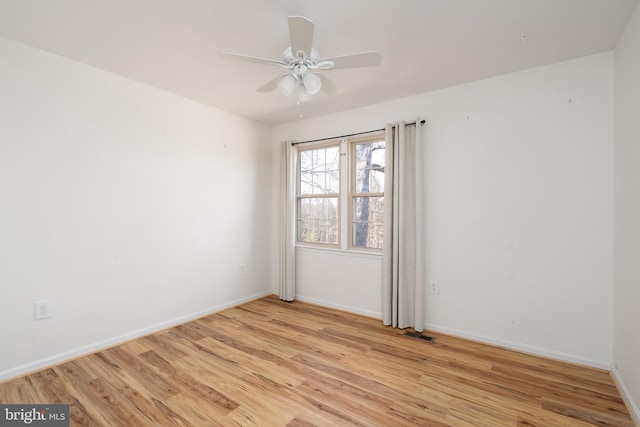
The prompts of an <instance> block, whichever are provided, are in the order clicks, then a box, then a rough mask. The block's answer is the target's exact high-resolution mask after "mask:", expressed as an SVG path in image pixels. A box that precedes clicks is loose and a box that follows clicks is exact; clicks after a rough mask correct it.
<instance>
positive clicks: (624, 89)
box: [613, 8, 640, 425]
mask: <svg viewBox="0 0 640 427" xmlns="http://www.w3.org/2000/svg"><path fill="white" fill-rule="evenodd" d="M614 157H615V193H614V200H615V202H614V212H615V216H614V260H615V262H614V285H613V305H614V315H613V364H614V369H613V373H614V376H615V377H616V378H617V379H618V381H619V383H620V384H621V385H622V387H623V388H624V389H625V390H626V394H627V396H628V398H629V402H628V403H629V406H630V407H632V408H633V412H634V415H635V419H636V422H637V423H638V424H639V425H640V409H639V408H640V338H639V333H640V261H639V258H638V255H639V254H640V193H639V191H640V8H638V9H636V11H635V14H634V15H633V17H632V19H631V21H630V22H629V24H628V26H627V29H626V31H625V33H624V35H623V36H622V38H621V39H620V42H619V43H618V47H617V48H616V51H615V156H614Z"/></svg>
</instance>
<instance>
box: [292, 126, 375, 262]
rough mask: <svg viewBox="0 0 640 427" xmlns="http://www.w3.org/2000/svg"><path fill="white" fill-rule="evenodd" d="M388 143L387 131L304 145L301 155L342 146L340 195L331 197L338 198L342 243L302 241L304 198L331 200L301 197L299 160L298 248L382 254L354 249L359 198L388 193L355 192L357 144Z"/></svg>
mask: <svg viewBox="0 0 640 427" xmlns="http://www.w3.org/2000/svg"><path fill="white" fill-rule="evenodd" d="M380 139H383V140H384V132H381V131H375V132H371V133H367V134H363V135H358V136H357V137H348V138H340V139H332V140H328V141H323V142H318V143H310V144H305V146H304V147H302V146H300V147H299V149H298V156H300V152H303V151H309V150H316V149H319V148H326V147H332V146H333V147H335V146H338V147H339V150H340V166H339V178H338V179H339V189H340V191H339V192H338V193H337V194H333V193H331V194H330V197H337V200H338V243H337V244H328V243H313V242H303V241H300V240H298V239H299V223H298V222H299V219H300V216H299V213H298V209H299V206H300V203H299V201H300V199H302V198H311V197H319V198H323V197H328V195H326V194H321V195H301V194H300V179H301V177H300V169H301V166H300V158H298V162H297V164H298V167H297V171H296V219H295V220H296V246H298V247H308V248H317V249H327V250H341V251H350V252H363V253H368V254H381V253H382V249H381V248H365V247H361V246H354V245H353V242H352V236H353V217H352V214H353V212H352V209H353V208H352V206H353V200H354V198H355V197H363V196H369V197H372V196H380V197H384V193H362V194H360V193H355V192H353V191H352V189H354V188H355V144H361V143H363V142H366V141H374V140H380Z"/></svg>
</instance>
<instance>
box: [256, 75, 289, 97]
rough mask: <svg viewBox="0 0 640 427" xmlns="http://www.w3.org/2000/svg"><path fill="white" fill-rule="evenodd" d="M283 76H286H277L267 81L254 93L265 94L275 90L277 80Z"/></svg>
mask: <svg viewBox="0 0 640 427" xmlns="http://www.w3.org/2000/svg"><path fill="white" fill-rule="evenodd" d="M283 76H286V74H283V75H281V76H278V77H276V78H275V79H272V80H269V81H268V82H267V83H266V84H264V85H263V86H260V87H259V88H258V89H256V92H261V93H266V92H271V91H272V90H275V89H277V87H278V80H280V79H281V78H282V77H283Z"/></svg>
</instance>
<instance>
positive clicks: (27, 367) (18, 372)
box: [0, 291, 272, 382]
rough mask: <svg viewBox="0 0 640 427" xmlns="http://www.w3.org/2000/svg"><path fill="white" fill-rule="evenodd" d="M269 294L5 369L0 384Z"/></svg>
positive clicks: (0, 372)
mask: <svg viewBox="0 0 640 427" xmlns="http://www.w3.org/2000/svg"><path fill="white" fill-rule="evenodd" d="M271 293H272V292H271V291H266V292H261V293H259V294H255V295H252V296H249V297H245V298H240V299H237V300H235V301H230V302H228V303H225V304H220V305H218V306H215V307H211V308H207V309H204V310H200V311H197V312H195V313H191V314H187V315H185V316H180V317H177V318H175V319H171V320H167V321H166V322H162V323H158V324H156V325H152V326H149V327H146V328H142V329H138V330H135V331H131V332H128V333H126V334H123V335H118V336H116V337H113V338H109V339H106V340H102V341H98V342H95V343H92V344H89V345H86V346H83V347H79V348H76V349H73V350H69V351H65V352H63V353H59V354H55V355H53V356H50V357H45V358H43V359H40V360H36V361H34V362H30V363H25V364H24V365H20V366H17V367H15V368H10V369H6V370H4V371H0V382H3V381H6V380H9V379H12V378H16V377H19V376H22V375H25V374H28V373H31V372H35V371H40V370H42V369H45V368H48V367H51V366H54V365H57V364H60V363H64V362H67V361H69V360H72V359H76V358H78V357H81V356H85V355H88V354H91V353H95V352H97V351H100V350H104V349H106V348H109V347H113V346H114V345H118V344H122V343H124V342H126V341H130V340H133V339H136V338H141V337H143V336H146V335H149V334H152V333H154V332H158V331H161V330H163V329H167V328H171V327H173V326H176V325H180V324H182V323H186V322H189V321H191V320H194V319H197V318H199V317H203V316H207V315H209V314H213V313H217V312H219V311H222V310H225V309H227V308H230V307H235V306H237V305H240V304H244V303H246V302H249V301H253V300H255V299H258V298H262V297H264V296H267V295H271Z"/></svg>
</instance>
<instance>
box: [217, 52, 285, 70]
mask: <svg viewBox="0 0 640 427" xmlns="http://www.w3.org/2000/svg"><path fill="white" fill-rule="evenodd" d="M218 56H220V57H221V58H225V59H232V60H234V61H242V62H251V63H253V64H266V65H280V66H283V67H286V66H287V64H285V63H284V62H282V61H279V60H277V59H268V58H260V57H258V56H251V55H244V54H242V53H233V52H218Z"/></svg>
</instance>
